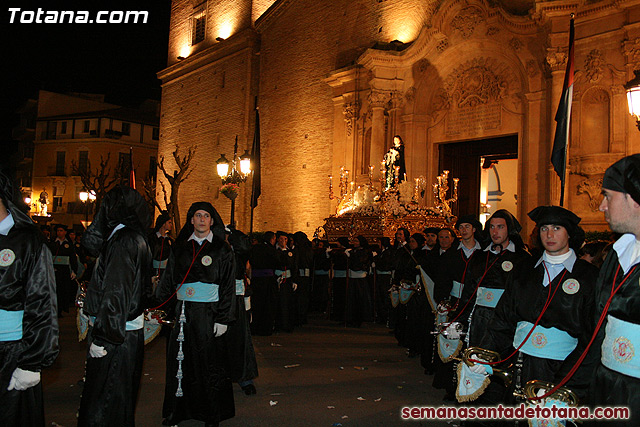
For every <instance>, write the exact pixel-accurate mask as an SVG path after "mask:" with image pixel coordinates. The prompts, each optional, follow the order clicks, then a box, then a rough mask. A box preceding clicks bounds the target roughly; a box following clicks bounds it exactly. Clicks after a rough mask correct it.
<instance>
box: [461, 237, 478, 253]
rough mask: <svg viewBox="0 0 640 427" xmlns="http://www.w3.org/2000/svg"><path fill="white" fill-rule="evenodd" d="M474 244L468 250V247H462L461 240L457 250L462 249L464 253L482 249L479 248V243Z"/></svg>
mask: <svg viewBox="0 0 640 427" xmlns="http://www.w3.org/2000/svg"><path fill="white" fill-rule="evenodd" d="M475 242H476V244H475V245H473V246H472V247H470V248H468V247H466V246H465V245H464V243H462V240H461V241H460V243H459V244H458V249H464V250H466V251H471V250H473V251H475V250H476V249H480V248H482V246H480V242H478V241H477V240H476V241H475Z"/></svg>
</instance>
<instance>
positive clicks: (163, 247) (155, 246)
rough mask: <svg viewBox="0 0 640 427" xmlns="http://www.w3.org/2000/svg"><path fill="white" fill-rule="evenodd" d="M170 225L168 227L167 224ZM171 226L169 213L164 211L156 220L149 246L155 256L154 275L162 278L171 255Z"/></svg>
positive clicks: (150, 235)
mask: <svg viewBox="0 0 640 427" xmlns="http://www.w3.org/2000/svg"><path fill="white" fill-rule="evenodd" d="M167 223H169V225H168V226H167V227H164V226H165V224H167ZM171 230H172V226H171V217H170V216H169V213H168V212H167V211H162V212H161V213H160V215H158V218H156V225H155V227H153V232H151V233H150V234H149V246H150V247H151V254H152V256H153V275H154V276H158V279H159V278H160V277H162V273H163V272H164V270H165V269H166V268H167V262H168V261H169V255H170V254H171V246H172V245H173V239H172V238H171V237H170V236H169V233H170V231H171Z"/></svg>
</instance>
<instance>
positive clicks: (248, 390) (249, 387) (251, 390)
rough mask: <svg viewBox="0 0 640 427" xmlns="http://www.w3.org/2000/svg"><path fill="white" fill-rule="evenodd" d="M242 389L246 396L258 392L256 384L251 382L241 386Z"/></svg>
mask: <svg viewBox="0 0 640 427" xmlns="http://www.w3.org/2000/svg"><path fill="white" fill-rule="evenodd" d="M242 391H244V394H246V395H247V396H251V395H252V394H256V393H258V391H257V390H256V386H254V385H253V384H248V385H246V386H244V387H242Z"/></svg>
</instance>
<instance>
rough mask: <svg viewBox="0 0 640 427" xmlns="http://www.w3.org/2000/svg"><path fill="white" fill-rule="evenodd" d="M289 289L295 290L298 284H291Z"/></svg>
mask: <svg viewBox="0 0 640 427" xmlns="http://www.w3.org/2000/svg"><path fill="white" fill-rule="evenodd" d="M291 289H293V290H294V291H295V290H296V289H298V284H297V283H292V284H291Z"/></svg>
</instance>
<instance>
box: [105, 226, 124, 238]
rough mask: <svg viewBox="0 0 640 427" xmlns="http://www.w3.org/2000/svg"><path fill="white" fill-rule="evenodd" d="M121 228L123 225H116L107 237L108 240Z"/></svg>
mask: <svg viewBox="0 0 640 427" xmlns="http://www.w3.org/2000/svg"><path fill="white" fill-rule="evenodd" d="M121 228H124V224H118V225H116V228H114V229H113V231H112V232H111V234H110V235H109V239H111V238H112V237H113V235H114V234H116V231H118V230H120V229H121ZM109 239H107V240H109Z"/></svg>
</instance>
